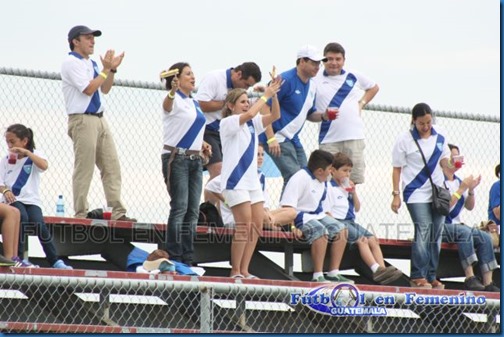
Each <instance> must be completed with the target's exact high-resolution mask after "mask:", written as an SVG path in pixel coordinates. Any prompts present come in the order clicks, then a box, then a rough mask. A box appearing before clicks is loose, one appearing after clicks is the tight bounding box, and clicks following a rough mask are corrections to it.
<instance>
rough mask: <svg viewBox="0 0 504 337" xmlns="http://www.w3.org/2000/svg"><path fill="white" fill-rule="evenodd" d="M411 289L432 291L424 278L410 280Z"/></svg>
mask: <svg viewBox="0 0 504 337" xmlns="http://www.w3.org/2000/svg"><path fill="white" fill-rule="evenodd" d="M410 287H411V288H423V289H432V285H431V284H430V283H429V282H427V280H426V279H424V278H415V279H411V280H410Z"/></svg>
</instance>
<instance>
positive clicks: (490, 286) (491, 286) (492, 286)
mask: <svg viewBox="0 0 504 337" xmlns="http://www.w3.org/2000/svg"><path fill="white" fill-rule="evenodd" d="M485 291H491V292H493V293H500V289H499V288H498V287H496V286H495V284H493V282H491V283H490V284H487V285H486V286H485Z"/></svg>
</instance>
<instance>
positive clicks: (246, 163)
mask: <svg viewBox="0 0 504 337" xmlns="http://www.w3.org/2000/svg"><path fill="white" fill-rule="evenodd" d="M262 118H263V116H262V115H260V114H258V115H257V116H255V117H254V118H253V119H252V120H250V121H248V122H247V123H244V124H242V125H240V115H232V116H229V117H226V118H224V119H222V120H221V123H220V138H221V143H222V171H221V175H222V178H221V179H222V180H221V182H222V183H221V191H224V190H249V191H251V190H258V189H261V185H260V183H259V179H257V144H258V135H259V134H261V133H263V132H264V126H263V122H262Z"/></svg>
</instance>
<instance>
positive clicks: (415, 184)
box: [403, 128, 445, 202]
mask: <svg viewBox="0 0 504 337" xmlns="http://www.w3.org/2000/svg"><path fill="white" fill-rule="evenodd" d="M431 132H432V135H437V139H436V146H434V152H432V155H431V157H430V158H429V161H428V162H427V166H424V167H423V168H422V170H421V171H420V172H419V173H418V174H417V175H416V177H415V178H414V179H413V180H412V181H411V182H410V183H409V184H408V185H406V187H405V188H404V191H403V199H404V202H408V200H409V198H410V197H411V195H412V194H413V192H414V191H415V190H416V189H418V188H420V187H422V186H423V185H424V184H425V182H426V181H427V180H428V179H429V175H432V174H434V171H435V170H436V166H437V165H438V163H439V158H440V157H441V154H442V153H443V145H444V141H445V139H444V137H443V136H442V135H441V134H439V133H436V132H435V131H434V128H433V129H432V131H431ZM412 136H413V137H416V139H418V138H419V135H418V131H417V130H416V128H414V129H413V131H412ZM427 167H428V169H427Z"/></svg>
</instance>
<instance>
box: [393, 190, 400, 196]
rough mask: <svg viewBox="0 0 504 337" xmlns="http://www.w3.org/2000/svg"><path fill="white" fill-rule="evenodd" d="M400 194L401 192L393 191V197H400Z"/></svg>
mask: <svg viewBox="0 0 504 337" xmlns="http://www.w3.org/2000/svg"><path fill="white" fill-rule="evenodd" d="M400 194H401V192H399V191H392V195H393V196H396V195H400Z"/></svg>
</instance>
